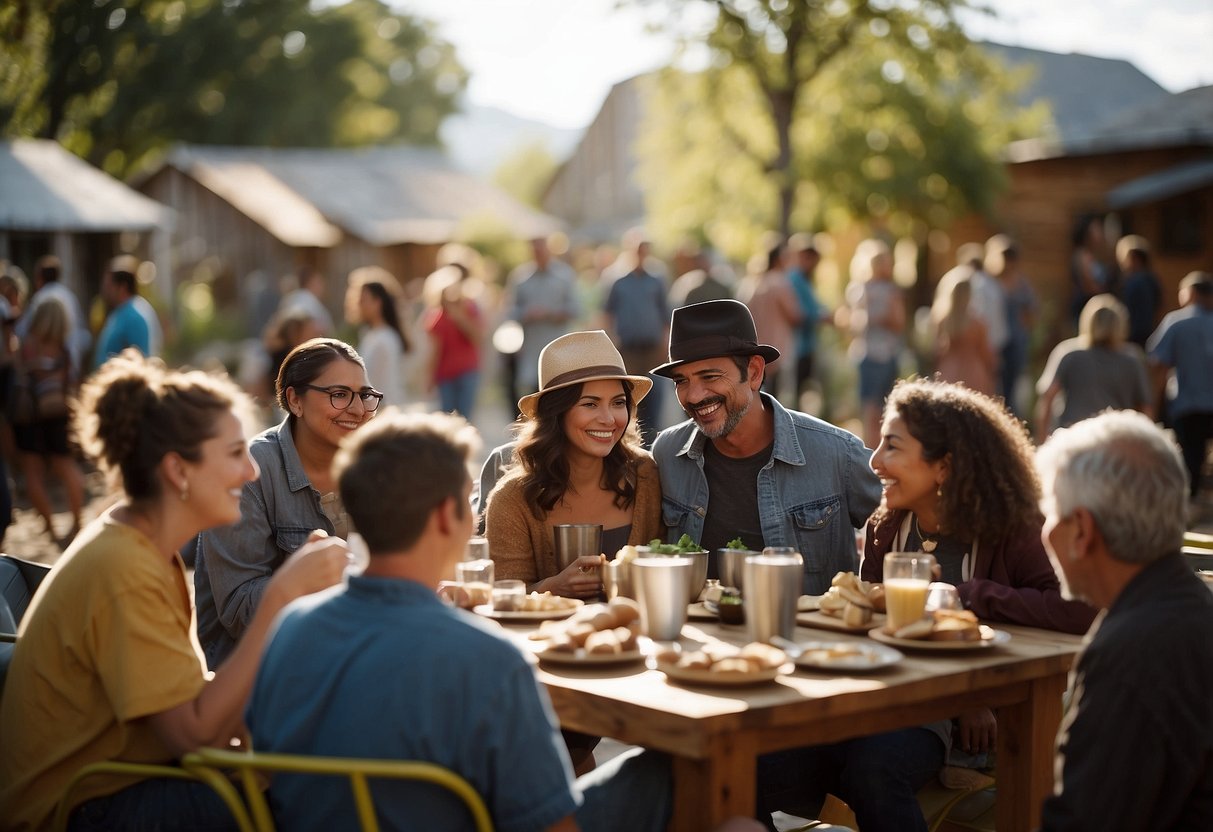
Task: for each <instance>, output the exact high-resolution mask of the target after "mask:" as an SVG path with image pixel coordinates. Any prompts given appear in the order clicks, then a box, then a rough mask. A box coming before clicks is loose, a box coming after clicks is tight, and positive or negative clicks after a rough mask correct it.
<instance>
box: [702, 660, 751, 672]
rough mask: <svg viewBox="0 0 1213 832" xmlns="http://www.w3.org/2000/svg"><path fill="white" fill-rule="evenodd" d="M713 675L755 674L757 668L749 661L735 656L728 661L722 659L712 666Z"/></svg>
mask: <svg viewBox="0 0 1213 832" xmlns="http://www.w3.org/2000/svg"><path fill="white" fill-rule="evenodd" d="M711 670H712V672H713V673H728V672H729V671H732V672H734V673H754V672H756V670H757V668H755V667H754V665H753V664H752V663H751V662H750V660H749V659H743V658H742V657H741V656H733V657H731V658H728V659H721V660H720V661H718V662H716V663H715V664H713V665H712V667H711Z"/></svg>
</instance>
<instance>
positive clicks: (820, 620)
mask: <svg viewBox="0 0 1213 832" xmlns="http://www.w3.org/2000/svg"><path fill="white" fill-rule="evenodd" d="M796 623H797V624H799V625H800V626H801V627H813V628H814V629H817V630H834V631H836V632H839V633H858V634H860V635H862V634H864V633H866V632H867V631H868V630H871V629H873V628H874V627H883V626H884V623H885V615H884V613H882V612H874V613H872V618H871V620H870V621H868V623H867V624H860V625H859V626H858V627H853V626H851V625H850V624H847V622H845V621H843V620H842V616H840V615H829V614H828V613H824V612H821V611H820V610H816V611H811V612H798V613H796Z"/></svg>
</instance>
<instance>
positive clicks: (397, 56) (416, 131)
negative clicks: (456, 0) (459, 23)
mask: <svg viewBox="0 0 1213 832" xmlns="http://www.w3.org/2000/svg"><path fill="white" fill-rule="evenodd" d="M0 37H3V38H4V40H5V41H6V43H11V44H13V48H11V49H6V50H4V51H3V52H0V117H3V118H4V123H5V127H4V131H5V133H6V134H7V135H10V136H23V135H24V136H29V135H39V136H45V137H51V138H57V139H59V140H60V141H62V142H63V143H64V144H65V145H66V146H68V147H69V148H70V149H72V150H74V151H75V152H77V153H79V154H80V155H83V156H86V157H87V158H89V159H90V160H92V161H94V162H95V163H98V164H101V165H102V166H103V167H105V168H106V169H107V170H109V171H111V172H113V173H116V174H124V173H127V172H129V171H131V170H132V169H134V168H136V167H137V166H138V165H139V164H140V162H141V161H144V160H145V159H147V157H148V156H149V154H151V153H154V152H156V151H158V150H159V149H161V148H163V147H164V146H165V145H166V144H168V143H170V142H174V141H185V142H196V143H206V144H233V145H265V146H278V147H282V146H303V147H331V146H355V145H364V144H371V143H383V142H393V141H408V142H416V143H429V144H434V143H437V141H438V127H439V125H440V124H441V122H442V119H443V118H444V117H445V116H446V115H447V114H449V113H451V112H452V111H453V110H454V109H455V101H456V96H457V95H458V93H459V92H460V90H462V89H463V87H464V85H465V83H466V80H467V78H466V73H465V71H464V70H463V69H462V67H460V66H459V64H458V62H457V61H456V59H455V55H454V49H453V48H452V47H451V46H450V45H449V44H446V43H444V42H442V41H441V40H440V39H438V38H437V37H436V36H435V34H434V32H433V30H432V28H431V27H430V25H429V24H427V23H425V22H423V21H419V20H416V19H414V18H412V17H410V16H409V15H407V14H399V13H396V12H393V11H392V10H391V9H390V8H389V7H388V6H387V5H386V4H385V3H383V2H381V1H380V0H350V2H347V3H344V4H342V5H325V6H322V7H317V8H313V7H312V4H310V3H309V2H308V0H91V2H87V1H86V0H44V2H36V0H19V2H18V4H17V5H16V6H14V7H9V8H7V9H5V10H3V11H0Z"/></svg>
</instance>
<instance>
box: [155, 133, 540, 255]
mask: <svg viewBox="0 0 1213 832" xmlns="http://www.w3.org/2000/svg"><path fill="white" fill-rule="evenodd" d="M168 164H170V165H172V166H173V167H176V168H177V169H179V170H181V171H182V172H184V173H186V174H188V175H190V176H193V177H195V178H196V179H198V180H199V181H200V182H202V183H203V184H204V185H206V186H207V187H208V188H211V189H212V190H215V192H216V193H218V194H219V195H220V196H222V197H223V198H224V199H226V200H228V201H229V202H231V204H232V205H234V206H235V207H236V208H237V209H238V210H240V211H241V212H243V213H244V214H246V215H248V216H249V217H250V218H251V219H253V220H255V221H257V222H258V223H259V224H261V225H262V226H264V227H265V228H267V229H268V230H269V231H271V233H273V234H274V235H275V236H277V237H278V238H279V239H281V240H283V242H286V243H288V244H290V245H318V246H324V245H332V244H333V243H332V242H324V241H325V240H328V239H329V238H330V237H331V233H332V231H333V230H337V229H344V230H345V231H347V232H348V233H350V234H352V235H354V236H356V237H359V238H361V239H362V240H365V241H366V242H368V243H370V244H371V245H375V246H387V245H396V244H400V243H444V242H448V241H450V240H452V239H454V238H455V237H456V236H457V234H458V232H459V231H460V230H461V227H462V226H463V224H464V223H465V222H466V221H468V220H470V219H473V218H475V217H482V216H483V217H491V218H493V219H495V220H496V221H498V222H500V223H501V224H502V225H504V226H505V227H506V228H507V229H509V230H510V231H511V232H512V233H513V234H516V235H517V236H519V237H523V238H526V237H534V236H539V235H544V234H548V233H551V232H552V231H556V230H558V229H559V228H560V227H561V223H560V221H559V220H557V219H556V218H554V217H551V216H548V215H547V214H543V213H541V212H539V211H535V210H533V209H531V208H528V207H527V206H525V205H523V204H522V203H520V202H518V201H517V200H515V199H514V198H512V197H510V196H509V195H508V194H506V193H504V192H503V191H501V190H500V189H499V188H496V187H494V186H493V185H490V184H488V183H486V182H482V181H480V180H479V179H477V178H475V177H473V176H470V175H468V174H465V173H461V172H459V171H456V170H455V169H454V168H453V167H451V165H450V163H449V162H448V161H447V159H446V157H445V156H443V155H442V153H440V152H439V151H437V150H428V149H424V148H415V147H378V148H363V149H353V150H342V149H273V148H243V147H207V146H201V145H183V146H180V147H177V148H176V149H174V151H173V152H172V153H171V154H170V156H169V158H168ZM252 171H259V173H258V174H257V175H256V178H253V177H252V175H251V172H252ZM211 182H222V183H225V184H223V185H220V187H221V188H222V190H219V189H217V188H216V187H214V186H212V184H210V183H211ZM229 184H230V185H235V186H236V187H229ZM253 185H256V187H253ZM305 208H306V209H310V210H305ZM300 241H306V242H300Z"/></svg>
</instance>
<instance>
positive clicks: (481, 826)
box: [182, 748, 493, 832]
mask: <svg viewBox="0 0 1213 832" xmlns="http://www.w3.org/2000/svg"><path fill="white" fill-rule="evenodd" d="M182 762H183V763H184V765H185V767H186V769H188V770H189V771H190V772H192V773H194V774H196V775H197V776H198V777H199V778H201V779H203V780H205V781H206V782H207V783H210V785H211V787H212V788H214V789H215V790H216V791H218V792H219V793H220V794H224V790H225V788H226V790H227V791H228V793H230V794H232V795H235V794H236V791H235V788H234V787H233V786H232V784H231V782H230V781H229V780H228V779H227V777H226V775H224V774H223V772H222V771H221V770H222V769H234V770H236V771H237V772H238V774H239V777H240V781H241V783H242V784H243V786H244V793H245V799H246V800H247V801H248V807H249V813H250V815H251V818H252V822H253V825H254V828H255V829H256V830H257V832H274V818H273V815H272V814H271V813H270V808H269V805H268V804H267V803H266V800H265V796H264V794H262V791H261V788H260V783H259V781H258V775H259V774H260V773H262V772H292V773H295V774H316V775H327V776H331V777H346V778H348V779H349V781H350V788H351V790H352V791H353V794H354V806H355V809H356V810H357V813H358V821H359V823H360V825H361V828H362V829H363V830H366V832H378V829H379V822H378V820H377V818H376V816H375V805H374V800H373V799H372V797H371V790H370V787H369V785H368V783H367V781H368V780H370V779H377V778H385V779H400V780H422V781H425V782H427V783H432V784H434V785H435V786H440V787H441V788H444V789H447V790H448V791H450V792H452V793H453V794H455V795H456V796H457V797H459V798H460V799H461V800H462V801H463V803H464V805H465V806H467V809H468V812H469V813H470V814H471V816H472V820H473V822H474V823H475V826H476V830H477V832H493V822H492V819H491V818H490V816H489V810H488V808H487V807H485V805H484V801H483V800H482V799H481V797H480V795H479V794H477V793H476V790H475V789H474V788H472V786H471V784H470V783H468V782H467V781H466V780H464V779H463V778H462V777H460V776H459V775H458V774H456V773H455V772H453V771H450V770H449V769H446V768H443V767H442V766H439V765H436V764H434V763H426V762H417V761H413V760H367V759H357V758H347V757H313V756H308V755H301V754H273V753H265V752H259V751H248V752H245V751H226V750H219V749H213V748H204V749H202V750H200V751H198V752H197V753H194V754H187V755H186V756H185V758H184V760H183V761H182Z"/></svg>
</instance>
